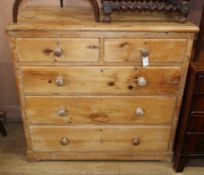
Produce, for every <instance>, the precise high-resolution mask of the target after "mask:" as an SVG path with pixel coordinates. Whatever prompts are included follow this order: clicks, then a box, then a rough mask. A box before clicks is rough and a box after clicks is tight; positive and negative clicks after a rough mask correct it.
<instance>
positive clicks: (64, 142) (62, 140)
mask: <svg viewBox="0 0 204 175" xmlns="http://www.w3.org/2000/svg"><path fill="white" fill-rule="evenodd" d="M60 144H61V145H63V146H65V145H68V144H69V139H67V138H64V137H63V138H61V139H60Z"/></svg>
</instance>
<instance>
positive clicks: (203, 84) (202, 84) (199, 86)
mask: <svg viewBox="0 0 204 175" xmlns="http://www.w3.org/2000/svg"><path fill="white" fill-rule="evenodd" d="M196 91H197V92H204V74H199V75H198V79H197V82H196Z"/></svg>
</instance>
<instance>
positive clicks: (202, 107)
mask: <svg viewBox="0 0 204 175" xmlns="http://www.w3.org/2000/svg"><path fill="white" fill-rule="evenodd" d="M192 111H193V112H196V111H197V112H199V111H203V112H204V94H195V95H194V98H193V101H192Z"/></svg>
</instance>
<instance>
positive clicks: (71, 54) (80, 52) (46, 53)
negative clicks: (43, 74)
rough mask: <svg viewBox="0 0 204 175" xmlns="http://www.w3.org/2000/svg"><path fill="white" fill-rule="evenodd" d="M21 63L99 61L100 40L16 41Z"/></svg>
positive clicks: (46, 39) (44, 39)
mask: <svg viewBox="0 0 204 175" xmlns="http://www.w3.org/2000/svg"><path fill="white" fill-rule="evenodd" d="M16 47H17V55H18V59H19V61H20V62H41V63H43V62H47V63H56V62H87V63H89V62H90V63H93V62H95V63H96V62H98V60H99V40H98V39H70V38H59V39H52V38H39V39H36V38H22V39H21V38H20V39H16Z"/></svg>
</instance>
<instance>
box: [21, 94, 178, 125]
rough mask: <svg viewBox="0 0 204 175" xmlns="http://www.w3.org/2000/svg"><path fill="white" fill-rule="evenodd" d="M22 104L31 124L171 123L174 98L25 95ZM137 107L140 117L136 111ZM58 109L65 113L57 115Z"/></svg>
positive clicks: (174, 105) (174, 104) (174, 103)
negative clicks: (142, 114)
mask: <svg viewBox="0 0 204 175" xmlns="http://www.w3.org/2000/svg"><path fill="white" fill-rule="evenodd" d="M25 103H26V109H25V111H26V118H27V120H28V122H29V123H31V124H52V125H55V124H69V125H72V124H171V122H172V120H173V116H174V110H175V107H176V97H175V96H149V97H147V96H144V97H141V96H140V97H132V96H126V97H114V96H109V97H100V96H99V97H93V96H85V97H75V96H63V97H59V96H52V97H43V96H37V97H35V96H27V97H25ZM137 108H142V109H143V110H144V112H145V114H144V116H138V115H137V114H136V110H137ZM62 109H63V110H65V111H66V114H65V116H60V115H59V111H60V110H62Z"/></svg>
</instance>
